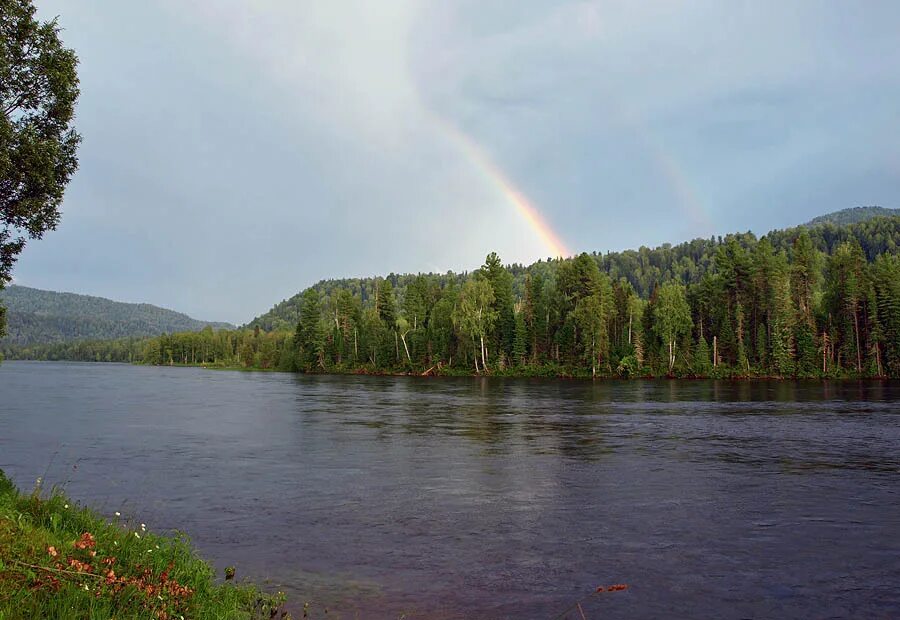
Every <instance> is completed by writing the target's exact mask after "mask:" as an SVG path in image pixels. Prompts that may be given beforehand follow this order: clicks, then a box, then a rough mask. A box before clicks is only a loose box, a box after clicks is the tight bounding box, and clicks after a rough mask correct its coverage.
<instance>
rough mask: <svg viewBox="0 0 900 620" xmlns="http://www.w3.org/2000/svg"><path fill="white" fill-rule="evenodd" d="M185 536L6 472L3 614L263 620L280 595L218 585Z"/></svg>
mask: <svg viewBox="0 0 900 620" xmlns="http://www.w3.org/2000/svg"><path fill="white" fill-rule="evenodd" d="M215 577H216V575H215V571H214V569H213V568H212V567H211V566H210V565H209V564H208V563H206V562H205V561H203V560H202V559H200V558H199V557H198V556H197V554H196V553H195V552H194V550H193V549H192V548H191V546H190V544H189V542H188V541H187V539H186V538H185V537H184V536H161V535H157V534H155V533H153V532H150V531H147V530H146V528H145V527H144V526H143V525H141V524H139V523H132V522H130V521H122V520H121V519H120V517H119V516H118V515H117V516H115V517H114V518H113V519H111V520H107V519H105V518H103V517H102V516H101V515H99V514H97V513H96V512H94V511H92V510H89V509H87V508H84V507H82V506H78V505H76V504H75V503H74V502H72V501H71V500H69V499H67V498H66V497H65V496H63V495H62V494H60V493H58V492H53V493H51V494H49V495H44V494H42V493H41V490H40V486H38V487H37V488H36V489H35V490H34V492H33V493H30V494H27V495H25V494H20V493H19V492H18V491H17V490H16V489H15V487H14V486H13V485H12V483H11V482H10V481H9V480H8V479H7V478H6V477H5V476H4V475H3V472H2V471H0V618H10V619H13V618H23V619H24V618H122V619H123V620H124V619H134V620H137V619H139V618H140V619H144V618H168V619H169V620H172V619H174V618H181V617H183V618H196V619H201V620H213V619H218V618H233V619H235V620H241V619H242V620H263V619H268V618H272V617H276V615H278V614H279V613H280V612H281V611H282V610H283V603H284V596H283V595H274V596H273V595H269V594H265V593H263V592H261V591H260V590H258V589H256V588H254V587H252V586H249V585H246V584H240V585H236V584H234V582H229V583H227V584H225V585H217V584H216V583H215Z"/></svg>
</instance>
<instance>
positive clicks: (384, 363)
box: [4, 216, 900, 378]
mask: <svg viewBox="0 0 900 620" xmlns="http://www.w3.org/2000/svg"><path fill="white" fill-rule="evenodd" d="M898 247H900V217H897V216H893V217H875V218H873V219H869V220H866V221H862V222H858V223H854V224H849V225H835V224H833V223H830V222H826V223H824V224H819V225H815V226H804V227H797V228H792V229H786V230H778V231H773V232H770V233H768V234H767V235H764V236H763V237H761V238H759V239H757V238H756V237H755V236H754V235H753V234H751V233H739V234H732V235H728V236H726V237H724V238H722V237H716V238H711V239H697V240H694V241H691V242H687V243H683V244H680V245H677V246H672V245H669V244H666V245H663V246H660V247H658V248H655V249H649V248H645V247H642V248H640V249H639V250H636V251H626V252H618V253H607V254H598V253H594V254H587V253H583V254H580V255H578V256H575V257H573V258H568V259H548V260H539V261H537V262H536V263H534V264H532V265H530V266H522V265H515V264H514V265H507V266H505V265H503V263H502V261H501V259H500V257H499V256H497V255H496V254H494V253H491V254H489V255H488V256H487V257H486V259H485V261H484V264H483V265H482V266H481V267H480V268H479V269H477V270H475V271H472V272H470V273H462V274H455V273H452V272H448V273H446V274H440V275H438V274H417V275H412V274H410V275H395V274H390V275H388V276H386V277H374V278H366V279H346V280H329V281H323V282H320V283H318V284H317V285H315V286H313V287H310V288H308V289H306V290H305V291H303V292H302V293H300V294H299V295H297V296H296V297H294V298H291V299H290V300H287V301H285V302H282V303H281V304H279V305H277V306H275V308H273V309H272V311H270V312H269V313H267V314H265V315H263V316H261V317H259V318H257V319H255V320H253V321H251V322H250V323H249V324H248V325H246V326H245V327H243V328H241V329H237V330H214V329H212V328H211V327H207V328H206V329H204V330H202V331H200V332H190V333H174V334H169V335H164V336H159V337H154V338H130V339H119V340H110V341H94V342H77V343H59V344H51V345H35V346H31V347H8V348H7V350H6V351H4V353H5V354H6V355H7V357H9V358H27V359H70V360H90V361H122V362H132V363H142V364H188V365H205V366H211V367H228V368H236V367H237V368H247V369H272V370H283V371H299V372H322V373H341V372H358V373H398V374H400V373H402V374H427V375H435V374H443V375H446V374H473V373H477V374H494V375H528V376H573V377H591V376H594V377H622V378H629V377H659V376H674V377H723V378H724V377H731V378H741V377H748V378H749V377H803V378H818V377H895V378H897V377H900V255H898Z"/></svg>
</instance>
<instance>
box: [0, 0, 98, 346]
mask: <svg viewBox="0 0 900 620" xmlns="http://www.w3.org/2000/svg"><path fill="white" fill-rule="evenodd" d="M77 65H78V59H77V57H76V56H75V52H73V51H72V50H70V49H67V48H66V47H64V46H63V44H62V42H61V41H60V39H59V26H58V25H57V23H56V21H55V20H52V21H48V22H39V21H38V20H37V19H35V8H34V6H33V5H32V2H31V0H0V289H2V288H3V287H4V286H5V285H6V284H7V283H8V282H9V281H10V278H11V277H12V275H11V274H12V267H13V265H14V263H15V261H16V258H17V257H18V255H19V253H20V252H21V251H22V249H23V248H24V247H25V242H26V239H40V238H41V237H42V236H43V234H44V233H45V232H46V231H48V230H52V229H54V228H56V225H57V223H58V222H59V207H60V204H61V203H62V199H63V192H64V191H65V188H66V185H67V184H68V183H69V179H71V177H72V175H73V174H74V173H75V170H76V169H77V167H78V159H77V157H76V152H77V150H78V144H79V143H80V141H81V137H80V136H79V135H78V133H77V132H76V131H75V129H74V128H73V126H72V121H73V118H74V115H75V102H76V100H77V99H78V76H77V73H76V67H77ZM4 330H5V316H4V315H3V314H0V335H2V334H3V333H4Z"/></svg>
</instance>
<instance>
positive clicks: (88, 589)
mask: <svg viewBox="0 0 900 620" xmlns="http://www.w3.org/2000/svg"><path fill="white" fill-rule="evenodd" d="M82 587H83V588H84V591H85V592H90V591H91V589H90V587H88V584H84V586H82Z"/></svg>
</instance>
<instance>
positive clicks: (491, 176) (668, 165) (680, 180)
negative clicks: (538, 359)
mask: <svg viewBox="0 0 900 620" xmlns="http://www.w3.org/2000/svg"><path fill="white" fill-rule="evenodd" d="M419 95H420V100H421V93H419ZM422 103H423V105H422V107H423V109H424V110H425V111H426V113H427V114H428V116H430V117H431V118H432V120H433V121H434V122H435V124H436V125H437V126H438V127H439V128H440V129H441V130H442V131H443V133H444V134H446V135H447V136H448V137H449V138H450V139H451V140H452V141H453V142H454V143H455V144H456V145H457V147H458V148H459V149H460V150H461V151H462V153H463V154H464V155H465V156H466V158H467V160H468V161H470V162H471V163H472V164H474V167H475V168H476V169H477V170H478V171H479V172H481V173H482V175H483V176H484V178H485V179H486V180H487V181H488V183H489V184H490V185H492V186H493V187H495V188H496V189H497V190H498V191H499V193H500V194H501V195H502V196H503V197H504V198H505V199H506V201H507V202H509V203H510V204H511V205H512V206H513V207H515V209H516V211H517V212H518V213H519V215H520V216H521V217H522V219H523V220H524V221H525V222H526V223H527V224H528V226H529V227H530V228H531V229H532V230H533V231H534V232H535V233H536V234H537V236H538V238H539V239H540V240H541V242H542V243H543V244H544V246H545V247H546V248H547V251H548V252H550V255H551V256H552V257H557V258H567V257H569V256H573V253H572V252H571V251H570V250H569V249H568V247H567V246H566V244H565V243H564V242H563V241H562V239H561V238H560V236H559V234H557V233H556V231H554V230H553V228H552V227H551V226H550V224H549V223H548V222H547V220H546V219H544V217H543V216H542V215H541V213H540V211H538V209H537V207H536V206H535V205H534V204H533V203H532V202H531V200H529V199H528V197H527V196H526V195H525V194H524V193H523V192H522V191H521V190H519V189H518V188H516V186H515V184H514V183H513V182H512V180H511V179H510V178H509V177H508V176H507V175H506V174H505V173H504V172H503V170H502V169H501V168H500V167H499V166H498V165H497V164H496V163H494V160H493V159H492V158H491V156H490V154H488V153H487V151H485V149H484V148H482V147H481V146H480V145H479V144H478V143H477V142H475V140H473V139H472V138H471V137H470V136H469V135H467V134H466V133H464V132H463V131H462V130H461V129H459V128H457V127H456V126H455V125H453V124H452V123H451V122H450V121H448V120H446V119H445V118H443V117H442V116H441V115H440V114H439V113H437V112H436V111H433V110H431V109H430V108H429V106H428V105H427V104H425V103H424V102H422ZM618 112H619V113H618V117H619V120H620V122H622V123H623V124H624V125H625V126H626V127H629V128H630V129H631V130H632V134H633V135H634V136H635V138H636V139H637V140H639V141H640V142H641V143H642V144H643V146H644V148H645V150H646V152H647V153H648V154H649V155H650V158H651V161H653V162H654V163H655V165H656V168H657V170H658V171H659V173H660V174H661V176H662V177H663V178H665V179H666V181H667V183H668V185H669V188H670V189H671V191H672V194H673V197H674V198H675V200H676V201H677V203H678V207H679V208H680V209H681V212H682V213H683V214H684V215H686V216H687V218H688V219H689V220H691V221H692V222H693V224H694V228H695V230H697V232H698V233H700V234H706V233H707V232H709V231H710V230H711V229H712V224H711V218H710V215H709V212H708V210H707V209H706V207H705V205H704V203H703V202H702V201H701V200H700V198H699V197H698V196H697V193H696V192H695V191H694V189H693V187H692V186H691V184H690V182H689V180H688V177H687V175H686V174H685V172H684V170H683V169H682V167H681V166H680V165H679V163H678V161H677V160H676V159H675V158H674V157H673V156H672V155H671V154H670V153H669V151H668V150H667V149H666V148H665V147H664V146H663V144H662V143H661V142H660V140H659V139H657V138H656V137H655V136H654V135H653V134H651V132H650V131H649V128H648V127H647V126H646V125H645V124H644V123H641V122H639V121H638V120H637V119H636V118H635V116H634V115H633V114H629V113H627V111H626V110H625V109H624V108H622V107H619V108H618ZM701 231H702V232H701Z"/></svg>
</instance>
